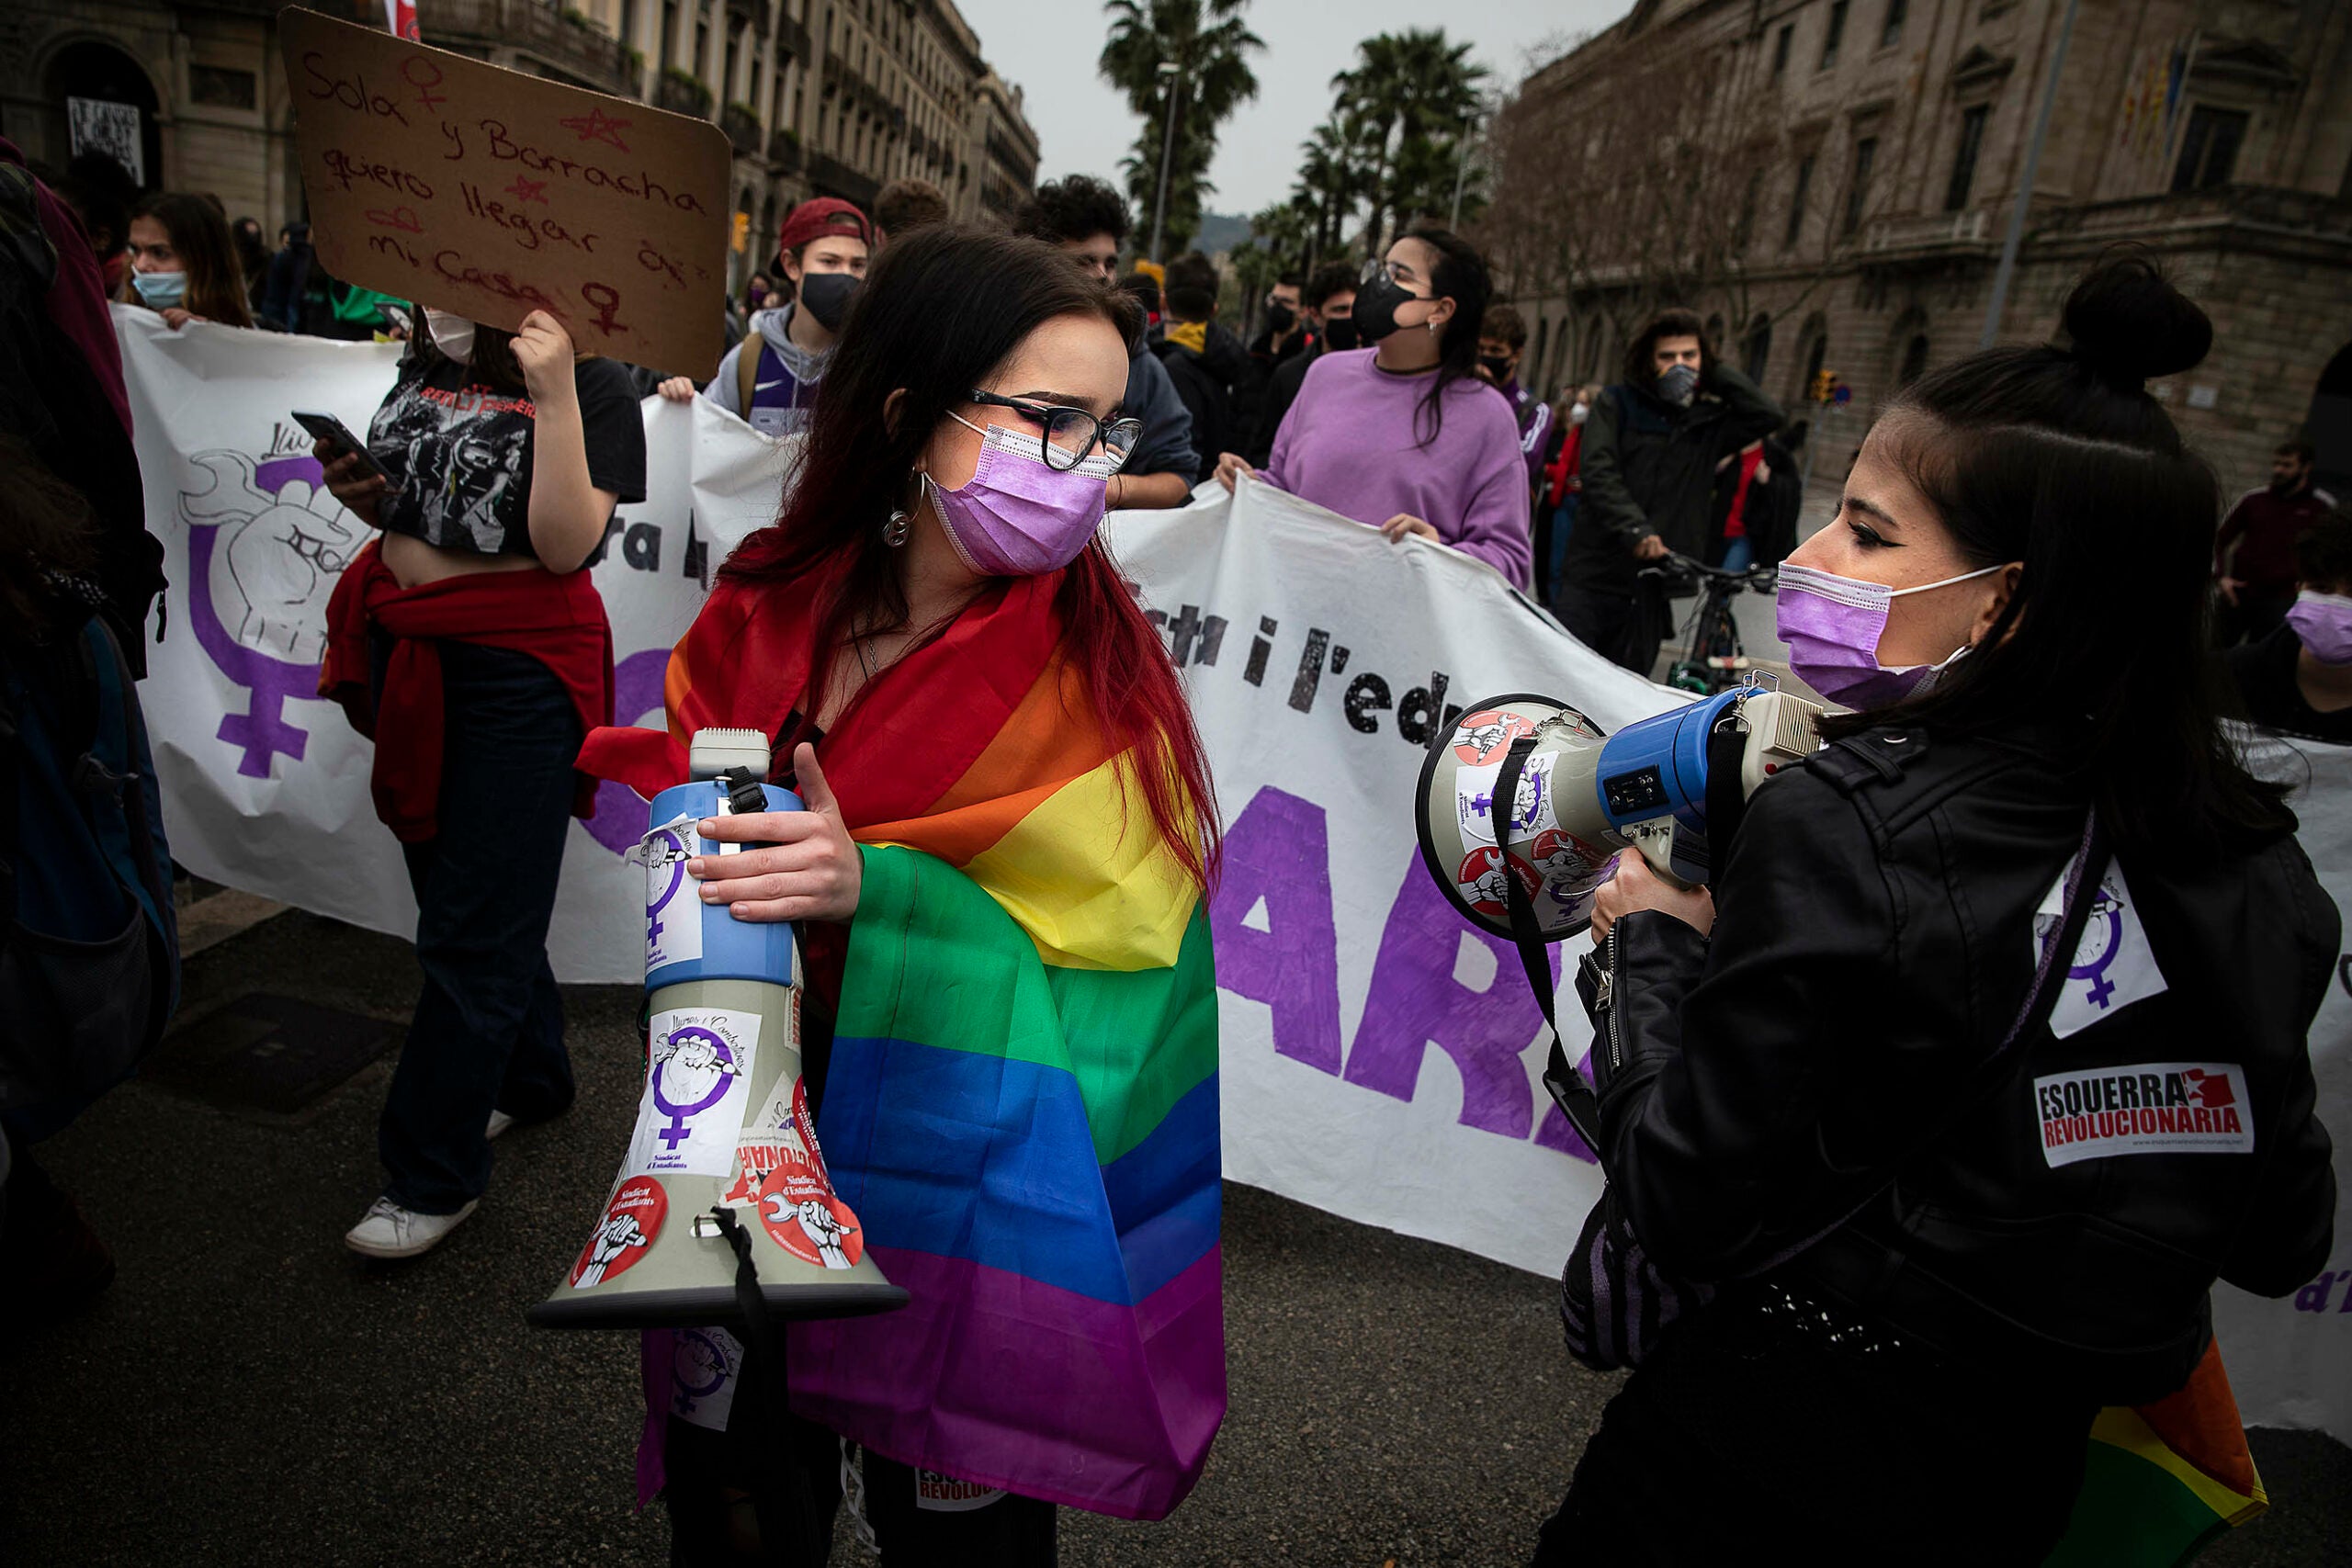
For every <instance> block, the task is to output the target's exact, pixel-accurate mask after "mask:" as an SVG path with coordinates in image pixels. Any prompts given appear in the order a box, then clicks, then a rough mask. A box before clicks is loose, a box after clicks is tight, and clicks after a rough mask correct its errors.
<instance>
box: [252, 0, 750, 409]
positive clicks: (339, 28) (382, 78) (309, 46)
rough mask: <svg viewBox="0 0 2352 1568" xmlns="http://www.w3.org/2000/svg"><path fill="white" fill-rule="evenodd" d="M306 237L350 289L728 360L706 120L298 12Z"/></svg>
mask: <svg viewBox="0 0 2352 1568" xmlns="http://www.w3.org/2000/svg"><path fill="white" fill-rule="evenodd" d="M278 36H279V37H280V39H283V40H284V50H285V62H286V81H287V85H288V90H289V91H290V92H291V94H292V96H293V101H294V108H295V115H296V141H297V143H298V145H299V147H300V156H301V171H302V186H303V189H304V191H305V193H306V194H307V195H308V196H309V197H310V206H311V241H312V243H314V244H316V246H317V247H318V254H319V260H320V262H321V263H322V265H324V266H325V267H326V269H327V270H328V271H329V272H331V273H333V274H334V276H337V277H340V278H345V279H347V280H349V281H351V282H354V283H358V284H363V285H365V286H366V287H368V288H376V289H380V290H382V291H383V292H385V293H387V294H393V295H397V296H399V297H400V298H401V299H413V300H416V301H418V302H420V303H422V304H426V305H434V306H438V307H439V308H441V309H442V310H448V311H451V312H453V313H456V314H458V315H463V316H466V317H469V318H470V319H472V320H474V321H481V322H485V323H487V324H489V325H491V326H495V327H501V328H503V329H505V330H508V331H513V330H514V329H515V328H516V327H518V326H520V325H521V324H522V321H523V318H524V317H526V316H527V315H529V314H530V313H531V312H532V311H533V310H545V311H547V312H548V314H549V315H551V316H553V317H555V318H556V319H557V320H558V321H561V322H562V323H563V326H564V330H565V331H566V332H568V333H570V334H571V339H572V341H573V342H574V343H575V344H578V345H579V347H580V349H581V350H582V352H583V353H587V354H595V355H605V356H607V357H610V358H615V359H619V360H623V361H626V362H628V363H630V364H637V365H650V366H655V367H675V366H703V365H708V364H710V363H711V362H712V361H713V360H715V359H716V358H717V357H718V352H719V349H720V347H721V344H720V343H719V326H720V320H721V316H722V312H723V310H724V303H725V293H726V277H725V273H726V257H727V169H728V156H729V154H728V146H727V139H726V137H725V136H724V135H722V134H721V133H720V132H719V130H718V127H717V126H715V125H712V124H711V123H709V122H708V121H707V120H701V119H695V118H690V117H688V116H685V115H677V114H668V113H664V112H663V111H662V110H660V109H655V108H652V107H648V106H647V105H644V104H640V103H634V102H631V101H629V100H627V99H622V98H614V97H608V96H605V95H604V94H601V93H592V92H588V91H587V90H585V89H583V88H580V87H570V86H566V85H563V84H562V83H560V82H550V81H548V80H546V79H545V78H543V77H538V76H531V75H526V74H525V73H522V72H519V71H508V70H504V69H502V68H501V67H498V66H495V65H489V64H485V63H484V62H481V61H479V60H471V59H469V58H467V57H466V56H464V55H461V54H452V53H449V52H448V51H446V50H438V49H429V48H426V47H425V46H424V45H423V44H420V43H416V42H414V41H412V40H410V39H401V38H395V37H393V36H392V35H391V34H390V33H387V32H380V31H378V30H376V29H375V28H361V27H354V26H352V25H351V24H350V23H347V22H338V21H335V20H334V19H332V18H330V17H322V16H320V15H319V14H318V13H316V12H313V11H306V10H302V9H300V7H291V8H288V10H286V11H283V12H281V13H280V14H279V17H278Z"/></svg>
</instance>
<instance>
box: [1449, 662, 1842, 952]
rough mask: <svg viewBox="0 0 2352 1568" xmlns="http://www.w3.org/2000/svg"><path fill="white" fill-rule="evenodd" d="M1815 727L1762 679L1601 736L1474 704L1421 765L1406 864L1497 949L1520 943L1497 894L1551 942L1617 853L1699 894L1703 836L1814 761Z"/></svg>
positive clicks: (1568, 712) (1512, 708)
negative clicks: (1496, 939)
mask: <svg viewBox="0 0 2352 1568" xmlns="http://www.w3.org/2000/svg"><path fill="white" fill-rule="evenodd" d="M1821 713H1822V709H1821V707H1820V706H1819V705H1817V704H1815V703H1809V702H1807V701H1805V700H1804V698H1802V697H1797V696H1792V695H1791V694H1788V693H1786V692H1782V691H1780V690H1778V689H1777V687H1776V686H1775V685H1773V684H1772V683H1771V677H1770V675H1769V674H1763V675H1759V676H1757V677H1752V678H1751V682H1750V683H1749V684H1747V685H1744V686H1741V687H1738V688H1736V689H1735V690H1733V691H1728V692H1720V693H1717V694H1715V695H1713V696H1712V697H1707V698H1705V699H1703V700H1702V701H1700V702H1696V703H1692V704H1691V705H1688V706H1687V707H1679V708H1673V709H1670V710H1668V712H1665V713H1662V714H1657V715H1654V716H1651V717H1649V718H1645V719H1642V720H1640V721H1638V722H1636V723H1634V724H1629V725H1627V726H1625V728H1623V729H1620V730H1619V731H1617V733H1616V734H1614V735H1611V734H1608V733H1606V732H1605V731H1603V730H1602V729H1601V728H1600V726H1599V725H1597V724H1595V723H1594V722H1593V721H1592V720H1591V719H1590V718H1589V717H1587V716H1585V715H1584V714H1582V713H1579V712H1578V711H1577V710H1576V709H1575V708H1573V707H1570V706H1569V705H1567V704H1566V703H1563V702H1560V701H1558V700H1556V699H1555V698H1551V697H1543V696H1536V695H1534V694H1530V693H1524V692H1520V693H1511V694H1506V695H1503V696H1499V697H1492V698H1489V699H1487V701H1485V702H1482V703H1476V704H1473V705H1471V706H1470V707H1469V708H1468V709H1467V710H1466V711H1465V712H1464V714H1463V716H1462V717H1461V718H1460V719H1459V720H1458V721H1456V723H1455V724H1454V726H1453V729H1452V730H1451V731H1450V732H1447V731H1441V732H1440V733H1439V734H1438V736H1437V737H1436V739H1434V741H1433V742H1432V743H1431V745H1430V752H1429V757H1428V759H1427V761H1424V762H1423V763H1422V764H1421V783H1420V797H1419V831H1420V841H1421V863H1422V864H1423V865H1425V866H1427V867H1428V868H1429V874H1430V876H1431V877H1432V878H1434V879H1435V881H1436V882H1437V885H1438V888H1439V890H1440V891H1441V892H1442V893H1443V894H1444V895H1445V897H1446V899H1447V901H1448V902H1449V903H1451V904H1452V905H1453V907H1454V908H1456V909H1457V910H1459V911H1461V913H1462V914H1463V916H1464V918H1466V919H1469V920H1470V921H1471V922H1472V923H1473V924H1475V925H1476V926H1478V927H1480V928H1481V929H1483V930H1486V931H1492V932H1494V933H1495V934H1496V935H1498V936H1506V937H1514V938H1516V937H1518V936H1519V935H1521V931H1520V929H1519V928H1518V927H1517V926H1515V925H1514V923H1513V921H1512V919H1511V909H1510V906H1511V903H1512V899H1511V897H1510V886H1509V882H1508V881H1507V880H1506V879H1510V880H1513V881H1516V882H1517V883H1518V884H1519V886H1520V887H1521V890H1522V891H1523V892H1524V893H1525V895H1526V899H1527V902H1528V903H1529V904H1530V905H1531V906H1532V918H1533V925H1534V933H1535V934H1536V935H1538V936H1540V937H1541V939H1542V940H1543V941H1544V942H1558V941H1559V940H1561V939H1562V938H1564V937H1567V936H1572V935H1574V934H1575V933H1576V932H1577V931H1582V930H1584V928H1585V927H1586V926H1587V925H1589V924H1590V923H1591V919H1592V901H1593V896H1594V895H1595V893H1596V892H1598V891H1599V889H1600V885H1601V884H1602V883H1604V882H1606V881H1607V880H1608V879H1609V875H1610V873H1611V869H1612V868H1613V867H1614V866H1615V864H1616V857H1617V855H1618V854H1619V853H1621V852H1623V851H1626V850H1633V851H1635V852H1639V853H1640V854H1641V855H1642V856H1643V857H1644V858H1645V859H1646V860H1647V861H1648V862H1649V863H1650V864H1651V866H1652V867H1654V868H1655V869H1656V870H1657V873H1658V874H1660V875H1661V876H1664V877H1666V878H1668V880H1670V881H1672V882H1674V883H1676V884H1677V885H1678V886H1692V885H1695V884H1698V883H1702V882H1704V881H1706V880H1707V879H1708V876H1709V872H1710V853H1711V851H1712V850H1713V840H1712V839H1711V838H1710V831H1709V829H1710V828H1711V826H1712V827H1713V829H1715V832H1716V833H1717V834H1719V835H1722V836H1724V837H1726V838H1727V837H1728V829H1729V828H1730V827H1731V824H1732V822H1733V820H1734V819H1736V817H1737V815H1738V812H1739V810H1740V809H1741V808H1742V807H1744V806H1745V804H1746V802H1747V796H1748V795H1750V794H1751V793H1753V792H1754V791H1755V789H1756V787H1757V785H1758V784H1762V783H1763V782H1764V780H1765V779H1767V778H1769V777H1770V776H1771V775H1772V774H1773V773H1776V772H1778V771H1779V770H1780V769H1781V768H1782V767H1785V766H1787V765H1788V764H1789V763H1791V762H1793V761H1797V760H1799V759H1800V758H1802V757H1804V756H1805V755H1806V754H1807V753H1809V752H1811V751H1813V750H1816V749H1817V748H1818V747H1819V746H1820V744H1821V740H1820V736H1819V734H1818V732H1817V729H1816V725H1817V722H1818V720H1819V718H1820V716H1821ZM1514 753H1516V754H1517V765H1516V766H1513V765H1512V762H1513V756H1514ZM1505 793H1508V795H1509V798H1508V799H1507V800H1505V799H1501V798H1498V797H1499V796H1501V795H1504V794H1505Z"/></svg>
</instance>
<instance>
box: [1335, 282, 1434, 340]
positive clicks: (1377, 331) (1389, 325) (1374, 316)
mask: <svg viewBox="0 0 2352 1568" xmlns="http://www.w3.org/2000/svg"><path fill="white" fill-rule="evenodd" d="M1419 298H1420V296H1419V295H1418V294H1415V293H1412V292H1410V291H1409V290H1408V289H1405V288H1400V287H1399V286H1398V285H1397V280H1396V279H1395V278H1393V277H1376V278H1374V279H1373V280H1372V281H1371V282H1370V283H1367V284H1365V285H1364V286H1363V288H1359V289H1357V290H1356V305H1355V309H1354V310H1351V311H1349V312H1348V314H1349V315H1350V316H1351V317H1353V318H1354V320H1355V323H1356V331H1357V333H1360V334H1362V336H1363V341H1364V342H1366V343H1378V342H1379V341H1380V340H1381V339H1382V338H1385V337H1386V336H1387V335H1388V334H1389V333H1393V332H1395V331H1396V330H1397V310H1398V308H1399V307H1401V306H1405V305H1409V304H1411V303H1412V302H1413V301H1414V300H1416V299H1419Z"/></svg>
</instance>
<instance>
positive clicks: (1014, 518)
mask: <svg viewBox="0 0 2352 1568" xmlns="http://www.w3.org/2000/svg"><path fill="white" fill-rule="evenodd" d="M947 417H948V418H950V419H952V420H955V421H956V423H958V424H960V425H962V426H963V427H964V428H965V429H967V430H975V431H978V432H979V434H980V463H979V467H978V468H974V469H973V470H972V477H971V478H970V479H968V480H967V481H966V482H965V483H963V484H962V485H959V486H957V487H956V489H954V490H942V489H940V488H939V487H938V486H937V485H935V484H934V485H931V497H932V500H933V502H934V503H935V504H936V505H937V506H938V508H939V520H940V522H941V523H942V524H944V525H945V526H946V529H947V540H948V543H950V544H952V545H954V546H955V547H956V554H957V555H959V556H962V557H963V558H964V564H965V565H967V566H968V567H970V568H971V569H972V570H974V571H978V572H982V573H985V574H986V575H988V576H990V577H1035V576H1038V575H1039V574H1041V573H1043V572H1048V571H1055V570H1059V569H1060V568H1062V567H1066V566H1068V565H1069V563H1070V562H1072V561H1074V560H1076V559H1077V558H1078V555H1079V552H1080V550H1083V549H1084V548H1086V542H1087V541H1088V540H1089V539H1091V538H1092V537H1094V530H1095V529H1097V528H1099V527H1101V526H1102V525H1103V508H1104V506H1105V504H1106V503H1107V501H1108V498H1109V495H1110V483H1111V476H1112V475H1113V474H1114V473H1116V472H1118V470H1119V459H1118V458H1116V457H1113V456H1111V455H1110V454H1109V453H1107V452H1097V453H1094V454H1093V455H1092V456H1091V457H1088V458H1087V459H1086V460H1085V461H1083V462H1081V463H1080V464H1079V465H1078V467H1076V468H1072V469H1070V470H1069V472H1068V473H1060V472H1057V471H1056V470H1054V469H1052V468H1047V467H1046V459H1045V457H1044V455H1043V454H1042V453H1041V452H1040V450H1039V449H1038V446H1037V437H1035V436H1034V435H1031V434H1026V433H1025V432H1023V431H1018V430H1013V429H1011V428H1009V427H1007V426H1005V425H1001V424H991V425H989V426H986V427H985V428H983V427H982V426H980V425H977V424H974V423H972V422H971V421H970V420H967V419H964V418H962V417H960V416H958V415H956V414H952V413H951V414H949V415H948V416H947ZM923 482H924V483H925V484H930V483H931V481H930V479H928V478H926V479H924V481H923Z"/></svg>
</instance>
